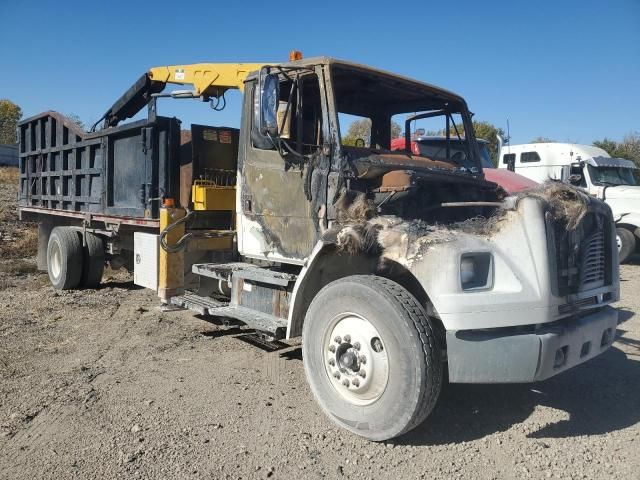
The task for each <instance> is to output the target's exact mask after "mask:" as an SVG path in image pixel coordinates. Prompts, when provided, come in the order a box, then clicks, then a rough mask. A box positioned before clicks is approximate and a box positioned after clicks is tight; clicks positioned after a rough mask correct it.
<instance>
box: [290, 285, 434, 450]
mask: <svg viewBox="0 0 640 480" xmlns="http://www.w3.org/2000/svg"><path fill="white" fill-rule="evenodd" d="M302 345H303V354H304V367H305V372H306V375H307V380H308V381H309V384H310V386H311V390H312V391H313V394H314V396H315V397H316V400H317V401H318V403H319V404H320V406H321V407H322V409H323V410H324V411H325V413H326V414H327V415H328V416H329V417H330V418H331V419H332V420H333V421H334V422H336V423H337V424H338V425H340V426H341V427H344V428H346V429H348V430H350V431H352V432H354V433H356V434H358V435H361V436H363V437H366V438H368V439H370V440H375V441H382V440H387V439H390V438H393V437H396V436H398V435H401V434H403V433H405V432H407V431H409V430H411V429H413V428H415V427H416V426H418V425H419V424H420V423H421V422H422V421H423V420H424V419H425V418H426V417H427V416H428V415H429V413H430V412H431V410H432V409H433V407H434V405H435V403H436V400H437V398H438V395H439V393H440V388H441V385H442V364H441V360H440V351H439V349H438V347H437V345H436V340H435V335H434V333H433V328H432V326H431V322H430V320H429V318H428V317H427V315H426V313H425V311H424V309H423V307H422V306H421V305H420V304H419V303H418V301H417V300H416V299H415V297H413V295H411V294H410V293H409V292H408V291H407V290H406V289H404V288H403V287H401V286H400V285H398V284H397V283H395V282H393V281H391V280H388V279H386V278H382V277H377V276H373V275H362V276H360V275H358V276H351V277H346V278H343V279H340V280H336V281H335V282H332V283H330V284H329V285H327V286H326V287H325V288H323V289H322V290H321V291H320V293H318V295H317V296H316V298H315V299H314V300H313V302H312V303H311V305H310V307H309V310H308V311H307V315H306V318H305V322H304V327H303V332H302Z"/></svg>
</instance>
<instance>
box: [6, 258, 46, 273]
mask: <svg viewBox="0 0 640 480" xmlns="http://www.w3.org/2000/svg"><path fill="white" fill-rule="evenodd" d="M37 271H38V268H37V266H36V263H35V261H33V260H31V261H30V260H23V259H12V260H3V261H2V262H0V273H6V274H7V275H27V274H29V273H35V272H37Z"/></svg>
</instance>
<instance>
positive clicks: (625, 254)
mask: <svg viewBox="0 0 640 480" xmlns="http://www.w3.org/2000/svg"><path fill="white" fill-rule="evenodd" d="M616 236H617V238H616V240H617V242H618V256H619V257H620V263H624V262H626V261H627V260H628V259H629V257H630V256H631V254H632V253H633V252H635V250H636V236H635V235H634V234H633V232H631V231H630V230H627V229H626V228H623V227H618V228H616Z"/></svg>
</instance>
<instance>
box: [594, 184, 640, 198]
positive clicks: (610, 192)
mask: <svg viewBox="0 0 640 480" xmlns="http://www.w3.org/2000/svg"><path fill="white" fill-rule="evenodd" d="M600 188H602V187H600ZM604 195H605V198H606V199H607V200H609V199H625V198H628V199H634V200H635V199H640V186H634V185H620V186H618V187H607V189H606V190H605V194H604Z"/></svg>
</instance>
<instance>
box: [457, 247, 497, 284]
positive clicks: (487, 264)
mask: <svg viewBox="0 0 640 480" xmlns="http://www.w3.org/2000/svg"><path fill="white" fill-rule="evenodd" d="M460 284H461V285H462V289H463V290H480V289H487V288H491V287H492V284H493V261H492V257H491V254H490V253H488V252H477V253H465V254H463V255H462V256H461V257H460Z"/></svg>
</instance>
